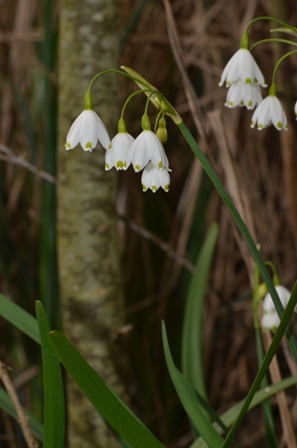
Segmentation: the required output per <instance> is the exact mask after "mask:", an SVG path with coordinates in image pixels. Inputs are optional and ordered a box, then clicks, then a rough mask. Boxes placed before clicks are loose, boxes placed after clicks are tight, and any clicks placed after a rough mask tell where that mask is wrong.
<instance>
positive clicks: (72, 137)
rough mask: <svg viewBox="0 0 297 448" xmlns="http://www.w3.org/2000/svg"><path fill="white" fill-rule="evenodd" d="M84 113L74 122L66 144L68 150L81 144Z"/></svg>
mask: <svg viewBox="0 0 297 448" xmlns="http://www.w3.org/2000/svg"><path fill="white" fill-rule="evenodd" d="M84 112H85V111H83V112H82V113H81V114H80V115H79V116H78V117H77V118H76V120H75V121H74V122H73V124H72V126H71V128H70V129H69V132H68V134H67V137H66V144H65V147H66V149H73V148H75V146H76V145H78V143H79V135H80V127H81V122H82V120H83V116H84Z"/></svg>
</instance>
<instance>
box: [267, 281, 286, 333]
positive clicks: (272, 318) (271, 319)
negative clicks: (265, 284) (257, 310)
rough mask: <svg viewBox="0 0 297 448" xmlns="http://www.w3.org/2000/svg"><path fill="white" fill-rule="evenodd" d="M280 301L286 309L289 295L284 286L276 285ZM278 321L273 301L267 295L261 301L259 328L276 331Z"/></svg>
mask: <svg viewBox="0 0 297 448" xmlns="http://www.w3.org/2000/svg"><path fill="white" fill-rule="evenodd" d="M275 289H276V291H277V293H278V296H279V298H280V301H281V303H282V305H283V307H284V308H286V307H287V305H288V302H289V299H290V296H291V293H290V291H289V290H288V289H287V288H285V287H284V286H281V285H278V286H276V287H275ZM279 323H280V319H279V317H278V314H277V311H276V309H275V306H274V303H273V300H272V298H271V295H270V294H269V293H267V294H266V296H265V297H264V299H263V316H262V319H261V327H262V328H263V329H265V330H276V329H277V328H278V326H279Z"/></svg>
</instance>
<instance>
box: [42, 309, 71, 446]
mask: <svg viewBox="0 0 297 448" xmlns="http://www.w3.org/2000/svg"><path fill="white" fill-rule="evenodd" d="M36 315H37V321H38V327H39V333H40V339H41V351H42V367H43V390H44V445H43V446H44V448H53V447H55V448H63V447H64V439H65V404H64V389H63V379H62V374H61V368H60V363H59V360H58V358H57V355H56V353H55V352H54V350H53V348H52V346H51V344H50V343H49V340H48V337H47V336H48V333H49V332H50V331H51V330H50V326H49V323H48V320H47V318H46V315H45V312H44V308H43V306H42V304H41V302H39V301H36Z"/></svg>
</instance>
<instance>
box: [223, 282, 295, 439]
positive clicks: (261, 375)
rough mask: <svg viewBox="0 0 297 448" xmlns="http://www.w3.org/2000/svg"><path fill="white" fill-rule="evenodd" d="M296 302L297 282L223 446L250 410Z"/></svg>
mask: <svg viewBox="0 0 297 448" xmlns="http://www.w3.org/2000/svg"><path fill="white" fill-rule="evenodd" d="M296 303H297V282H296V283H295V285H294V288H293V291H292V294H291V297H290V300H289V303H288V305H287V308H286V309H285V312H284V314H283V317H282V320H281V321H280V324H279V327H278V329H277V331H276V333H275V336H274V338H273V339H272V342H271V345H270V347H269V349H268V351H267V353H266V356H265V358H264V361H263V363H262V366H261V368H260V370H259V372H258V374H257V376H256V378H255V381H254V383H253V385H252V387H251V389H250V391H249V393H248V395H247V397H246V400H245V402H244V405H243V407H242V409H241V411H240V413H239V415H238V417H237V419H236V420H235V422H234V425H233V426H232V428H231V430H230V432H229V434H228V436H227V437H226V439H225V442H224V445H223V446H222V448H226V447H228V443H230V441H231V440H232V437H233V435H234V434H235V432H236V430H237V428H238V426H239V425H240V423H241V420H242V419H243V417H244V416H245V414H246V412H247V410H248V408H249V406H250V404H251V401H252V399H253V397H254V395H255V393H256V392H257V389H258V387H259V386H260V384H261V382H262V380H263V378H264V376H265V373H266V372H267V370H268V367H269V364H270V363H271V361H272V359H273V357H274V355H275V353H276V350H277V348H278V346H279V344H280V342H281V340H282V337H283V335H284V333H285V331H286V329H287V327H288V325H289V322H290V318H291V316H292V314H293V312H294V310H295V306H296Z"/></svg>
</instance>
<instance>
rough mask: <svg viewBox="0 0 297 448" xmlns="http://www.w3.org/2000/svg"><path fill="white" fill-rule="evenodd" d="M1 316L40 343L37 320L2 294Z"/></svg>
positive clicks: (0, 296)
mask: <svg viewBox="0 0 297 448" xmlns="http://www.w3.org/2000/svg"><path fill="white" fill-rule="evenodd" d="M0 316H3V317H4V319H6V320H7V321H8V322H10V323H11V324H12V325H14V326H15V327H17V328H18V329H19V330H21V331H22V332H23V333H25V334H26V335H27V336H29V337H30V338H31V339H33V340H34V341H35V342H37V344H40V336H39V331H38V325H37V320H36V319H35V317H33V316H31V314H29V313H27V311H25V310H23V309H22V308H21V307H20V306H18V305H16V304H15V303H14V302H12V301H11V300H10V299H8V298H7V297H4V296H3V295H2V294H0Z"/></svg>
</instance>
